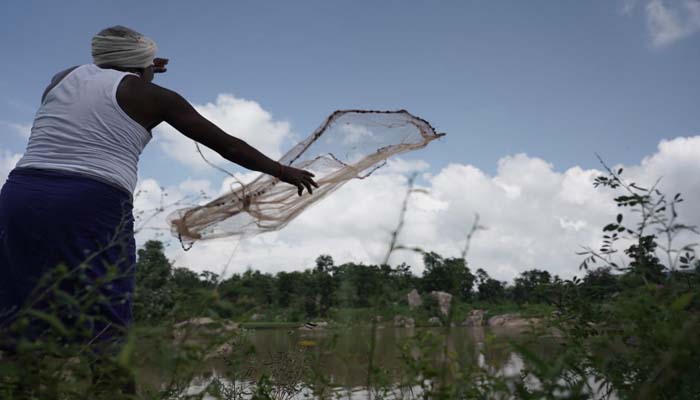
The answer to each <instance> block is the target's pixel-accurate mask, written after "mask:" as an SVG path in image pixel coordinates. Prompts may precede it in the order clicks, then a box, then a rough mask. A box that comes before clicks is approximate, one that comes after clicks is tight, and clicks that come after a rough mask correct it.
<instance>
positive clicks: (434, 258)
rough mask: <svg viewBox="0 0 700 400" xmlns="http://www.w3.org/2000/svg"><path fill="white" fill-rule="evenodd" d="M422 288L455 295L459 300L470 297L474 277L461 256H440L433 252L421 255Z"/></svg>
mask: <svg viewBox="0 0 700 400" xmlns="http://www.w3.org/2000/svg"><path fill="white" fill-rule="evenodd" d="M423 263H424V264H425V270H424V271H423V279H422V280H423V289H424V290H425V291H428V292H431V291H434V290H438V291H443V292H447V293H450V294H453V295H456V296H457V297H459V298H460V299H461V300H464V301H468V300H470V299H471V295H472V287H473V286H474V280H475V279H476V277H475V276H474V275H473V274H472V273H471V271H470V270H469V267H467V263H466V262H465V261H464V259H463V258H442V257H441V256H440V255H439V254H437V253H434V252H429V253H426V254H425V255H424V256H423Z"/></svg>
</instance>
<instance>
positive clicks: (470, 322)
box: [462, 309, 485, 326]
mask: <svg viewBox="0 0 700 400" xmlns="http://www.w3.org/2000/svg"><path fill="white" fill-rule="evenodd" d="M484 312H485V311H484V310H479V309H476V310H471V311H469V314H468V315H467V318H466V319H465V320H464V322H462V326H483V325H484Z"/></svg>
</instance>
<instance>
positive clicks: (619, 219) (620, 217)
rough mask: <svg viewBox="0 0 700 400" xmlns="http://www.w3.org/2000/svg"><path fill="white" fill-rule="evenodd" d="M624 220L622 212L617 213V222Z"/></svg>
mask: <svg viewBox="0 0 700 400" xmlns="http://www.w3.org/2000/svg"><path fill="white" fill-rule="evenodd" d="M620 222H622V214H617V223H618V224H619V223H620Z"/></svg>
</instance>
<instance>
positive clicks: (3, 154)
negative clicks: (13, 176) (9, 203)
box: [0, 149, 22, 185]
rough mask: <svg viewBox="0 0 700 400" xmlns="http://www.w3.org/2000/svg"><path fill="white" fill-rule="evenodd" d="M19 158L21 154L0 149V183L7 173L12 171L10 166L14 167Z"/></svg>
mask: <svg viewBox="0 0 700 400" xmlns="http://www.w3.org/2000/svg"><path fill="white" fill-rule="evenodd" d="M20 158H22V155H21V154H17V153H12V152H10V151H8V150H3V149H0V185H2V184H3V183H5V179H7V175H8V174H9V173H10V171H12V168H14V167H15V165H16V164H17V161H19V159H20Z"/></svg>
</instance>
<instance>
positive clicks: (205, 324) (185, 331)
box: [173, 317, 239, 342]
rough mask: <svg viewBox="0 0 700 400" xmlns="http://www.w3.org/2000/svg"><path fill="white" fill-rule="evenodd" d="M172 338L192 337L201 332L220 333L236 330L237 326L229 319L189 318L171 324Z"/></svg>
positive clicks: (180, 340)
mask: <svg viewBox="0 0 700 400" xmlns="http://www.w3.org/2000/svg"><path fill="white" fill-rule="evenodd" d="M173 327H174V328H175V329H173V338H174V339H175V341H176V342H182V341H183V340H184V339H186V338H189V339H194V338H195V337H197V336H201V335H202V334H205V335H211V334H222V333H227V332H233V331H236V330H238V328H239V326H238V324H237V323H235V322H231V321H225V320H224V321H215V320H213V319H211V318H209V317H200V318H191V319H188V320H186V321H181V322H178V323H177V324H175V325H173Z"/></svg>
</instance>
